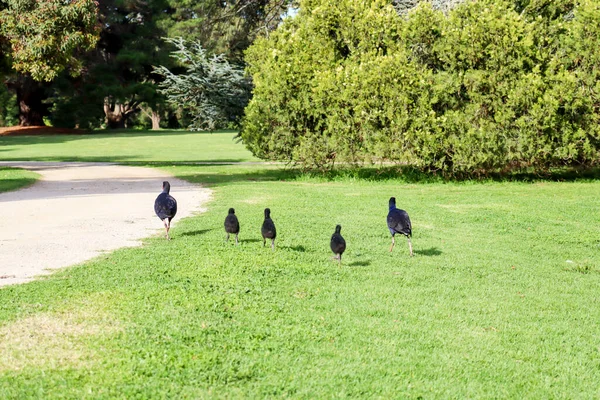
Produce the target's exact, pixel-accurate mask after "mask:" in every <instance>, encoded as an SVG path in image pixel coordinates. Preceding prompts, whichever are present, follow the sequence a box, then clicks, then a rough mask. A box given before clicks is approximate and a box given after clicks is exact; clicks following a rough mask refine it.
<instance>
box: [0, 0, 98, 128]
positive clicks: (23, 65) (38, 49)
mask: <svg viewBox="0 0 600 400" xmlns="http://www.w3.org/2000/svg"><path fill="white" fill-rule="evenodd" d="M96 15H97V7H96V3H95V2H94V1H93V0H74V1H69V2H64V1H61V0H44V1H34V0H5V1H3V2H1V3H0V46H1V48H2V53H3V54H4V58H5V61H6V59H7V60H8V63H7V67H8V68H9V69H8V70H5V72H4V74H5V75H7V76H8V79H7V84H8V86H9V88H11V89H13V90H14V91H15V92H16V94H17V102H18V104H19V123H20V124H21V125H43V116H44V114H45V112H46V109H45V108H46V107H45V105H44V104H42V100H43V98H44V89H45V86H46V85H44V84H43V83H39V82H50V81H52V80H53V79H55V78H56V77H57V75H58V74H59V73H60V72H61V71H63V70H68V71H69V73H70V74H72V75H78V74H80V73H81V71H82V69H83V67H84V66H83V64H82V63H81V61H80V59H79V55H80V54H81V53H82V52H85V51H87V50H90V49H91V48H93V46H94V45H95V43H96V40H97V38H98V32H99V29H98V28H99V27H98V24H97V19H96ZM15 71H16V73H15Z"/></svg>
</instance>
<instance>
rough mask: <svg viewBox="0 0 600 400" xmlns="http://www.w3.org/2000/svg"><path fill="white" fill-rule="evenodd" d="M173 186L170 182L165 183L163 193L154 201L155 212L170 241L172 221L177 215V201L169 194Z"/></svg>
mask: <svg viewBox="0 0 600 400" xmlns="http://www.w3.org/2000/svg"><path fill="white" fill-rule="evenodd" d="M170 190H171V185H170V184H169V182H167V181H164V182H163V191H162V193H161V194H159V195H158V197H157V198H156V200H155V201H154V212H155V213H156V215H157V216H158V218H160V220H161V221H162V222H163V224H164V226H165V231H166V233H167V234H166V238H167V240H170V239H171V238H170V237H169V229H171V220H172V219H173V217H174V216H175V214H177V200H175V198H173V196H171V195H170V194H169V191H170Z"/></svg>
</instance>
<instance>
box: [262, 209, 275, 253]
mask: <svg viewBox="0 0 600 400" xmlns="http://www.w3.org/2000/svg"><path fill="white" fill-rule="evenodd" d="M260 233H261V235H262V237H263V247H264V246H265V245H266V241H267V239H271V249H273V250H275V238H276V237H277V230H276V229H275V223H274V222H273V220H272V219H271V210H270V209H269V208H265V220H264V222H263V224H262V227H261V228H260Z"/></svg>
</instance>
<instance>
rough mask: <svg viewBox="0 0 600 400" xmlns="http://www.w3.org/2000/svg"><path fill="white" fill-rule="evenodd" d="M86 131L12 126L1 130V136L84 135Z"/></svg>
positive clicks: (50, 127)
mask: <svg viewBox="0 0 600 400" xmlns="http://www.w3.org/2000/svg"><path fill="white" fill-rule="evenodd" d="M86 133H89V132H88V131H86V130H85V129H68V128H54V127H52V126H11V127H7V128H0V136H18V135H84V134H86Z"/></svg>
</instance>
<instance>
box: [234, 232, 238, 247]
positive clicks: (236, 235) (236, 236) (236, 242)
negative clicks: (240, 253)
mask: <svg viewBox="0 0 600 400" xmlns="http://www.w3.org/2000/svg"><path fill="white" fill-rule="evenodd" d="M237 244H238V234H237V233H236V234H235V245H236V246H237Z"/></svg>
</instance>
